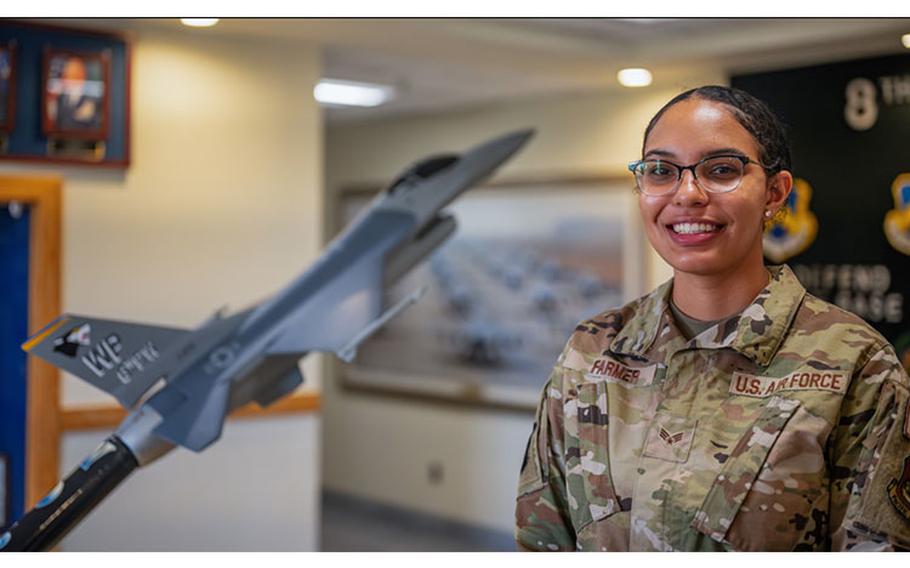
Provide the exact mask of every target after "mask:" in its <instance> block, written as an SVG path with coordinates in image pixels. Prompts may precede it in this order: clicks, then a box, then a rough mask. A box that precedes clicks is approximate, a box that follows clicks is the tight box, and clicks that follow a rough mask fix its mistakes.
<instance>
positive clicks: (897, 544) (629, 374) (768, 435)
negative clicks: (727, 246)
mask: <svg viewBox="0 0 910 568" xmlns="http://www.w3.org/2000/svg"><path fill="white" fill-rule="evenodd" d="M771 272H772V278H771V281H770V283H769V284H768V286H767V287H766V288H765V289H764V290H763V291H762V292H761V293H760V294H759V295H758V296H757V297H756V299H755V300H754V301H753V302H752V304H750V305H749V306H748V307H747V308H746V309H745V310H744V311H743V312H742V313H740V314H738V315H736V316H733V317H731V318H729V319H726V320H724V321H721V322H719V323H718V324H717V325H715V326H713V327H711V328H709V329H707V330H705V331H704V332H703V333H701V334H699V335H698V336H696V337H694V338H692V339H691V340H689V341H686V339H685V338H684V337H683V336H682V334H681V333H680V331H679V330H678V329H677V327H676V325H675V323H674V321H673V318H672V315H671V314H670V311H669V309H668V298H669V294H670V290H671V286H672V281H670V282H667V283H666V284H664V285H663V286H661V287H660V288H658V289H657V290H655V291H654V292H653V293H651V294H650V295H648V296H645V297H643V298H640V299H638V300H636V301H633V302H631V303H629V304H627V305H625V306H623V307H622V308H619V309H616V310H611V311H608V312H606V313H604V314H601V315H599V316H597V317H595V318H593V319H590V320H588V321H585V322H583V323H581V324H579V326H578V328H577V329H576V331H575V333H574V334H573V335H572V337H571V338H570V339H569V342H568V344H567V345H566V348H565V350H564V351H563V353H562V355H560V357H559V359H558V361H557V363H556V366H555V368H554V370H553V372H552V373H551V375H550V377H549V381H548V382H547V384H546V386H545V388H544V391H543V396H542V400H541V403H540V406H539V408H538V413H537V419H536V422H535V425H534V430H533V432H532V434H531V439H530V441H529V443H528V449H527V451H526V454H525V459H524V464H523V465H522V469H521V476H520V482H519V496H518V502H517V508H516V520H517V525H516V538H517V540H518V543H519V544H520V545H521V546H522V547H524V548H529V549H537V550H598V551H600V550H645V551H655V550H657V551H669V550H686V551H696V550H705V551H726V550H763V551H773V550H787V551H789V550H843V549H855V550H884V549H892V548H897V549H899V548H902V547H910V411H908V404H907V400H908V379H907V374H906V372H905V371H904V369H903V368H902V367H901V365H900V364H899V362H898V360H897V357H896V355H895V353H894V350H893V348H892V347H891V345H890V344H888V342H887V341H886V340H885V339H884V338H882V337H881V335H879V334H878V333H877V332H875V331H874V330H873V329H872V328H870V327H869V326H868V325H867V324H865V323H864V322H863V321H862V320H861V319H859V318H858V317H856V316H854V315H852V314H850V313H848V312H845V311H843V310H841V309H839V308H837V307H835V306H833V305H831V304H828V303H826V302H823V301H822V300H819V299H818V298H815V297H813V296H812V295H810V294H807V293H806V291H805V289H803V287H802V286H801V285H800V284H799V282H798V281H797V279H796V277H795V276H794V275H793V273H792V272H791V271H790V269H789V268H787V267H786V266H783V267H775V268H772V269H771Z"/></svg>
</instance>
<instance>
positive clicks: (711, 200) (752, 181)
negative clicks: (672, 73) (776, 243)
mask: <svg viewBox="0 0 910 568" xmlns="http://www.w3.org/2000/svg"><path fill="white" fill-rule="evenodd" d="M644 152H645V154H644V156H643V157H644V158H645V159H655V158H659V159H662V160H667V161H670V162H673V163H675V164H679V165H681V166H687V165H689V164H695V163H696V162H698V161H699V160H701V159H703V158H705V157H708V156H712V155H718V154H740V155H742V156H745V157H747V158H749V159H751V160H754V161H756V162H757V161H759V156H760V154H759V146H758V143H757V142H756V141H755V139H754V138H753V137H752V135H751V134H749V132H748V131H747V130H746V129H745V128H743V127H742V125H740V124H739V122H737V120H736V118H734V116H733V114H732V113H731V111H730V110H728V108H727V106H726V105H724V104H721V103H716V102H712V101H706V100H703V99H697V98H690V99H686V100H683V101H681V102H679V103H677V104H675V105H673V106H672V107H670V108H669V109H667V110H666V111H665V112H664V114H663V116H661V118H660V120H658V122H657V124H656V125H655V126H654V128H653V129H652V130H651V132H650V134H649V135H648V139H647V140H646V141H645V148H644ZM791 184H792V178H791V177H790V174H789V172H780V173H778V174H774V175H772V176H771V177H770V178H769V177H768V176H767V175H766V174H765V172H764V170H763V169H762V168H761V166H759V165H757V164H752V163H750V164H748V165H747V166H746V167H745V170H744V172H743V178H742V182H741V183H740V184H739V186H738V187H737V188H736V189H734V190H733V191H730V192H728V193H709V192H707V191H705V190H703V189H702V188H701V187H700V186H699V185H698V184H697V183H696V182H695V180H694V179H693V177H692V171H691V170H686V171H684V172H683V174H682V180H681V181H680V183H679V187H678V188H677V190H676V191H675V192H674V193H671V194H670V195H665V196H661V197H650V196H647V195H643V194H642V195H640V196H639V202H638V204H639V209H640V211H641V216H642V221H643V223H644V226H645V231H646V233H647V235H648V240H649V241H651V245H652V246H653V247H654V248H655V249H656V250H657V252H658V254H660V256H661V257H663V259H664V260H666V261H667V263H669V264H670V265H671V266H672V267H673V268H674V269H675V270H677V271H681V272H686V273H691V274H698V275H723V274H730V273H732V272H734V271H736V270H737V269H738V268H739V267H742V266H744V265H745V264H746V263H753V262H758V263H760V262H761V258H762V227H763V225H762V223H763V219H764V212H765V211H771V212H772V213H773V212H775V211H777V209H778V208H779V207H780V206H781V205H782V204H783V202H784V200H785V199H786V197H787V194H788V193H789V191H790V185H791ZM684 224H687V225H689V226H688V227H683V226H682V225H684ZM693 224H694V225H696V226H695V227H692V226H691V225H693ZM693 231H694V232H693Z"/></svg>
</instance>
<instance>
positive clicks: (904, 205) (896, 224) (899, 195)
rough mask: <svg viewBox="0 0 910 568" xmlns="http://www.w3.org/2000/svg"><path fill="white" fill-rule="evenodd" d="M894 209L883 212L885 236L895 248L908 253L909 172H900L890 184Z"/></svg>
mask: <svg viewBox="0 0 910 568" xmlns="http://www.w3.org/2000/svg"><path fill="white" fill-rule="evenodd" d="M891 195H892V196H893V197H894V209H892V210H891V211H888V213H886V214H885V223H884V227H885V236H886V237H887V238H888V242H889V243H891V246H892V247H894V249H895V250H897V251H899V252H902V253H904V254H907V255H910V174H900V175H899V176H897V177H896V178H894V182H893V183H892V184H891Z"/></svg>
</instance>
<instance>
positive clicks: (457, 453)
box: [323, 72, 726, 531]
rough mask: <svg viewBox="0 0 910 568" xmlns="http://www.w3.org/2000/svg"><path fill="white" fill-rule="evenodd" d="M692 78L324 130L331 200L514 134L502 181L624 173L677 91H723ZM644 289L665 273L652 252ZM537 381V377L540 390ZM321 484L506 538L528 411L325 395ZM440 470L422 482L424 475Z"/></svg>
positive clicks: (333, 390) (334, 389)
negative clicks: (431, 157)
mask: <svg viewBox="0 0 910 568" xmlns="http://www.w3.org/2000/svg"><path fill="white" fill-rule="evenodd" d="M725 82H726V78H725V77H724V76H723V75H722V74H721V73H720V72H718V73H717V74H716V75H714V76H705V77H693V78H692V79H691V81H690V82H689V83H688V84H687V85H679V86H678V88H674V89H668V90H650V89H646V90H640V91H632V90H630V91H628V92H626V93H622V94H617V95H605V94H597V93H592V94H587V95H575V96H565V97H559V98H553V99H547V100H526V101H516V102H514V103H510V104H502V105H497V106H495V107H484V108H477V109H471V110H463V111H459V112H452V113H447V114H442V115H428V116H421V117H411V118H405V119H388V120H382V121H373V122H365V123H360V124H350V125H343V124H342V125H337V126H333V127H330V128H328V129H327V134H326V164H327V166H326V178H327V186H328V188H329V190H330V191H332V190H337V189H338V188H341V187H344V186H345V185H349V184H352V183H363V182H371V181H372V182H375V181H387V180H389V179H390V178H391V176H393V175H394V174H395V173H397V172H398V171H399V170H400V169H401V168H402V167H403V166H404V165H406V164H408V163H410V162H412V161H413V160H415V159H418V158H420V157H422V156H425V155H427V154H429V153H432V152H439V151H452V150H456V151H457V150H462V149H464V148H466V147H468V146H470V145H471V144H474V143H477V142H479V141H482V140H484V139H485V138H487V137H491V136H494V135H496V134H500V133H503V132H506V131H509V130H512V129H518V128H524V127H528V126H533V127H535V128H537V129H538V134H537V136H536V137H535V139H534V140H533V141H532V142H531V143H530V145H529V146H528V147H527V148H526V149H525V150H523V151H522V152H521V153H520V154H519V155H518V156H517V158H516V159H514V160H512V161H511V162H509V163H508V164H507V165H506V166H505V167H504V168H503V170H502V171H501V173H500V176H501V177H503V178H507V177H510V176H512V177H519V176H520V177H526V176H535V175H540V176H551V175H559V174H566V175H570V174H576V175H577V174H586V173H595V174H596V173H622V172H625V171H626V170H625V165H626V164H627V163H628V162H629V161H630V160H633V159H635V158H636V157H638V155H639V154H640V144H641V134H642V131H643V129H644V126H645V124H647V121H648V119H649V118H650V117H651V115H652V114H653V113H654V112H655V111H656V110H657V109H658V108H659V107H660V106H661V105H662V104H663V103H664V102H665V101H666V100H668V99H669V98H670V97H672V96H673V95H675V94H676V93H678V92H679V91H680V90H682V89H683V88H687V87H689V86H696V85H699V84H705V83H725ZM643 262H644V263H645V265H646V270H645V272H646V275H647V277H646V285H647V287H648V288H651V287H653V286H655V285H656V284H657V283H659V282H662V281H663V280H665V279H666V278H668V277H669V276H670V274H671V273H670V270H669V268H668V267H667V265H666V264H665V263H664V262H663V261H662V260H661V259H660V258H659V257H657V256H656V255H655V254H654V253H653V252H651V250H650V248H648V252H647V253H646V254H645V259H644V260H643ZM544 380H545V377H540V382H541V385H542V383H543V381H544ZM324 394H325V411H324V424H323V428H324V445H323V448H324V451H323V478H324V485H325V486H326V487H328V488H331V489H334V490H338V491H344V492H348V493H352V494H355V495H360V496H364V497H369V498H373V499H376V500H379V501H382V502H386V503H390V504H395V505H399V506H403V507H408V508H413V509H416V510H420V511H425V512H430V513H435V514H439V515H443V516H446V517H450V518H453V519H457V520H462V521H465V522H469V523H474V524H478V525H481V526H486V527H489V528H493V529H498V530H502V531H511V528H512V511H513V503H514V493H515V487H516V482H517V475H518V468H519V466H520V464H521V457H522V452H523V450H524V446H525V442H526V441H527V437H528V434H529V433H530V427H531V422H532V420H533V416H532V415H531V413H507V412H498V411H490V410H474V409H461V408H457V407H449V406H439V405H428V404H422V403H415V402H413V401H404V400H395V399H388V398H378V397H371V396H368V395H363V394H352V393H351V392H347V391H343V390H341V389H339V388H338V386H337V385H336V384H334V383H327V384H326V388H325V393H324ZM430 462H439V463H442V464H443V467H444V470H445V478H444V481H443V482H442V483H441V484H430V483H429V481H428V479H427V473H426V472H427V466H428V464H429V463H430Z"/></svg>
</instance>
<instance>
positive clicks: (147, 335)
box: [22, 314, 189, 407]
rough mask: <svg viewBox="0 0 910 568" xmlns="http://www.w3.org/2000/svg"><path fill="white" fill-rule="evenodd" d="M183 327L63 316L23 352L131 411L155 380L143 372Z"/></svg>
mask: <svg viewBox="0 0 910 568" xmlns="http://www.w3.org/2000/svg"><path fill="white" fill-rule="evenodd" d="M188 333H189V332H188V331H186V330H183V329H176V328H172V327H162V326H155V325H145V324H136V323H127V322H120V321H113V320H104V319H98V318H88V317H84V316H78V315H71V314H64V315H62V316H60V317H59V318H57V319H56V320H55V321H54V322H52V323H51V324H49V325H48V326H47V327H45V328H44V329H43V330H42V331H40V332H39V333H37V334H36V335H35V336H34V337H32V338H31V339H29V340H28V341H27V342H26V343H24V344H23V345H22V348H23V349H24V350H25V351H27V352H29V353H31V354H32V355H37V356H38V357H40V358H42V359H44V360H45V361H47V362H48V363H51V364H52V365H55V366H57V367H60V368H61V369H63V370H64V371H67V372H68V373H72V374H74V375H76V376H77V377H79V378H81V379H84V380H86V381H88V382H90V383H91V384H93V385H95V386H96V387H98V388H100V389H102V390H104V391H106V392H108V393H110V394H111V395H113V396H114V398H116V399H117V401H118V402H120V404H122V405H123V406H126V407H130V406H132V405H133V404H135V403H136V401H137V400H139V398H140V397H141V396H142V394H143V393H144V392H145V391H146V390H148V389H149V387H151V386H152V384H154V382H155V381H156V380H157V379H158V376H149V375H148V373H145V372H144V371H145V370H146V369H148V368H149V367H151V366H152V365H153V364H154V363H155V362H156V361H157V360H158V359H159V357H161V353H162V351H164V350H165V349H166V348H167V347H168V346H170V345H171V344H173V343H175V342H177V341H179V340H180V339H181V338H183V337H185V336H186V335H187V334H188Z"/></svg>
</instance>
